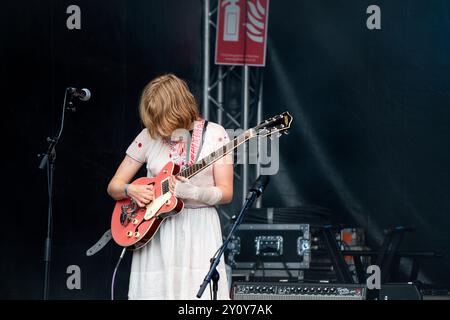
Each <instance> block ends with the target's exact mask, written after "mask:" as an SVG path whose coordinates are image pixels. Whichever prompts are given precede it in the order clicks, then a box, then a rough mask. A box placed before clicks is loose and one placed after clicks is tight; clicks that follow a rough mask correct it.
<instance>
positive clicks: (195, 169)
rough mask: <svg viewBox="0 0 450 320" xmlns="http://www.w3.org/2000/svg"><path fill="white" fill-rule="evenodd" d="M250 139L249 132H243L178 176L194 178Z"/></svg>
mask: <svg viewBox="0 0 450 320" xmlns="http://www.w3.org/2000/svg"><path fill="white" fill-rule="evenodd" d="M250 138H251V135H250V132H249V131H246V132H244V133H243V134H241V135H240V136H238V137H237V138H235V139H233V140H231V141H230V142H228V143H227V144H225V145H223V146H222V147H220V148H219V149H217V150H216V151H214V152H212V153H210V154H209V155H207V156H206V157H204V158H203V159H201V160H199V161H198V162H197V163H195V164H193V165H191V166H189V167H187V168H186V169H184V170H182V171H181V172H180V173H179V174H178V176H182V177H185V178H188V179H189V178H191V177H193V176H195V175H196V174H197V173H199V172H200V171H202V170H203V169H205V168H207V167H208V166H210V165H211V164H213V163H214V162H216V161H217V160H219V159H221V158H223V157H224V156H226V155H227V154H228V153H230V152H231V151H233V150H234V149H236V148H237V147H238V146H239V145H241V144H242V143H244V142H245V141H247V140H249V139H250Z"/></svg>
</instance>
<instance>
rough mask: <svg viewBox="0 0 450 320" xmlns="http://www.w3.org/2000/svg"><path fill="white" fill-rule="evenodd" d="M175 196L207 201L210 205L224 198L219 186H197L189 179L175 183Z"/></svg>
mask: <svg viewBox="0 0 450 320" xmlns="http://www.w3.org/2000/svg"><path fill="white" fill-rule="evenodd" d="M174 196H175V197H177V198H180V199H189V200H194V201H199V202H203V203H206V204H208V205H210V206H213V205H215V204H218V203H219V202H220V200H222V190H220V188H218V187H197V186H194V185H192V184H190V183H189V182H188V180H184V181H178V183H177V184H176V185H175V190H174Z"/></svg>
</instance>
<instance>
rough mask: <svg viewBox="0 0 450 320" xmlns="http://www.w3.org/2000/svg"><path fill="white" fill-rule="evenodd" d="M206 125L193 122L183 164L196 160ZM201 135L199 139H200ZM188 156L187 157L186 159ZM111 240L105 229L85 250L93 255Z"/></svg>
mask: <svg viewBox="0 0 450 320" xmlns="http://www.w3.org/2000/svg"><path fill="white" fill-rule="evenodd" d="M207 126H208V120H203V119H202V120H200V121H196V122H195V123H194V130H193V132H192V137H191V136H190V135H189V136H188V141H187V144H186V158H185V159H186V161H185V166H190V165H192V164H194V163H196V162H197V160H198V158H199V156H200V153H201V151H202V147H203V144H204V141H205V135H206V127H207ZM200 137H201V139H200ZM188 157H189V159H188ZM111 240H112V234H111V229H109V230H108V231H106V232H105V233H104V234H103V236H102V237H101V238H100V239H99V240H98V241H97V242H96V243H95V244H94V245H93V246H92V247H90V248H89V249H88V250H87V251H86V255H87V256H93V255H94V254H96V253H97V252H99V251H100V250H102V249H103V248H104V247H105V246H106V245H107V244H108V243H109V242H110V241H111Z"/></svg>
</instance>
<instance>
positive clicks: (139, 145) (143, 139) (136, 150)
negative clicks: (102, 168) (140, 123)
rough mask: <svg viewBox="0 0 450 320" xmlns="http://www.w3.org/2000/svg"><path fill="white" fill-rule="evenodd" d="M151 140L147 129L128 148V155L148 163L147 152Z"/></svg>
mask: <svg viewBox="0 0 450 320" xmlns="http://www.w3.org/2000/svg"><path fill="white" fill-rule="evenodd" d="M150 142H151V138H150V134H149V133H148V130H147V129H143V130H142V131H141V132H140V133H139V134H138V136H137V137H136V138H135V139H134V141H133V142H132V143H131V144H130V146H129V147H128V149H127V151H126V154H127V155H128V156H129V157H131V158H133V159H134V160H136V161H138V162H141V163H145V162H147V150H148V148H149V146H150Z"/></svg>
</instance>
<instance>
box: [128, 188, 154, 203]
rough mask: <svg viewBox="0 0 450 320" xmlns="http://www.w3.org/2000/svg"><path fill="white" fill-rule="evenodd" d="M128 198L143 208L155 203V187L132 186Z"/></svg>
mask: <svg viewBox="0 0 450 320" xmlns="http://www.w3.org/2000/svg"><path fill="white" fill-rule="evenodd" d="M128 196H129V197H130V198H131V199H133V200H134V201H136V203H137V205H138V206H139V207H141V208H143V207H145V205H146V204H149V203H150V202H151V201H153V185H146V184H144V185H142V184H130V185H129V186H128Z"/></svg>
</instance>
